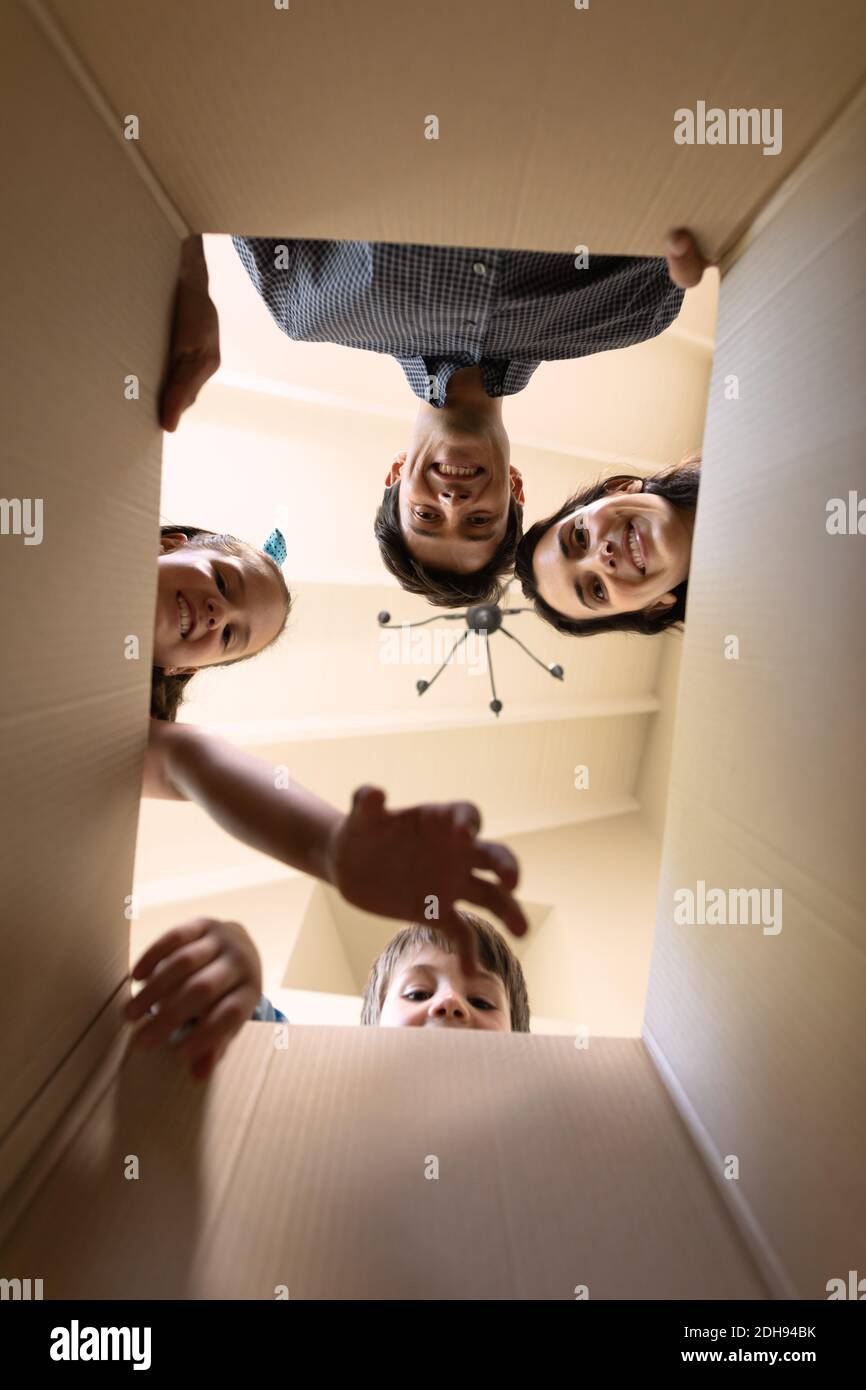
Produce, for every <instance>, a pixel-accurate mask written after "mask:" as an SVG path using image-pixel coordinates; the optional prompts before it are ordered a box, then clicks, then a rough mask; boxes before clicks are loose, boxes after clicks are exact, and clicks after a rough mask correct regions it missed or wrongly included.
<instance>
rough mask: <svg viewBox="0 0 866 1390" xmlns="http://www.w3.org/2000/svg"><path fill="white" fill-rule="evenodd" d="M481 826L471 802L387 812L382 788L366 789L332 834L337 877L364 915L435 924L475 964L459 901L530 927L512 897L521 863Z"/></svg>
mask: <svg viewBox="0 0 866 1390" xmlns="http://www.w3.org/2000/svg"><path fill="white" fill-rule="evenodd" d="M480 829H481V816H480V814H479V812H478V809H477V807H475V806H473V805H472V804H471V803H470V802H467V801H456V802H445V803H442V804H439V805H425V806H413V807H411V808H410V809H409V810H407V811H389V810H386V808H385V793H384V792H383V791H380V790H379V789H378V788H377V787H360V788H359V789H358V791H356V792H355V795H354V798H353V801H352V809H351V811H350V812H349V814H348V816H346V817H345V819H344V820H343V821H341V822H340V823H339V824H338V825H337V826H336V827H335V831H334V834H333V836H332V839H331V845H330V868H331V881H332V883H333V884H334V886H335V887H336V888H338V889H339V891H340V892H341V893H342V895H343V897H344V898H346V900H347V901H348V902H350V903H354V905H355V906H356V907H360V908H363V909H364V910H365V911H366V912H373V913H378V914H379V915H380V916H382V917H394V918H397V919H399V920H401V921H403V922H420V923H425V922H429V923H430V925H431V926H435V927H437V928H438V929H439V930H440V931H441V932H443V933H444V935H445V936H447V937H449V938H450V939H451V940H452V941H454V943H455V945H456V947H457V949H458V952H459V954H460V955H461V957H462V958H468V960H469V961H470V962H471V959H472V951H473V948H474V942H473V939H472V935H471V933H470V931H469V930H468V928H467V927H466V926H465V924H464V923H463V922H461V920H460V918H459V917H458V916H457V913H456V910H455V904H456V903H457V902H458V901H461V900H462V901H465V902H470V903H475V904H477V905H478V906H479V907H482V908H485V909H486V910H487V911H488V912H492V913H493V914H494V915H495V916H496V917H498V918H499V920H500V921H501V922H503V923H504V925H505V926H506V927H507V928H508V930H509V931H510V932H511V933H512V934H513V935H514V936H524V935H525V934H526V932H527V930H528V926H527V922H526V918H525V917H524V915H523V912H522V911H521V908H520V906H519V905H518V903H517V902H516V901H515V899H514V897H513V892H514V889H515V888H516V887H517V881H518V877H519V869H518V866H517V860H516V859H515V857H514V855H513V854H512V853H511V850H509V849H506V847H505V845H499V844H494V843H492V842H489V841H486V840H479V839H478V832H479V831H480ZM484 872H487V873H490V874H493V875H495V878H493V879H491V878H484V877H482V876H481V875H482V874H483V873H484Z"/></svg>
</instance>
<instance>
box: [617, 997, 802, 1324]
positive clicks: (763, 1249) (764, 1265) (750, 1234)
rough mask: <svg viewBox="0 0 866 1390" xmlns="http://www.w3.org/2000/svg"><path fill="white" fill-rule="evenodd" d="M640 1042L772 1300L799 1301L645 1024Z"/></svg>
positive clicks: (780, 1262)
mask: <svg viewBox="0 0 866 1390" xmlns="http://www.w3.org/2000/svg"><path fill="white" fill-rule="evenodd" d="M641 1040H642V1042H643V1044H644V1046H645V1048H646V1050H647V1052H648V1053H649V1057H650V1061H651V1062H652V1064H653V1066H654V1067H655V1070H656V1072H657V1074H658V1076H659V1079H660V1080H661V1083H662V1085H663V1086H664V1088H665V1090H666V1091H667V1093H668V1095H669V1096H670V1099H671V1101H672V1102H673V1105H674V1107H675V1109H676V1111H677V1114H678V1115H679V1117H680V1119H681V1120H682V1122H683V1124H684V1125H685V1127H686V1129H687V1130H688V1133H689V1136H690V1138H691V1140H692V1143H693V1144H694V1145H695V1148H696V1149H697V1151H698V1153H699V1155H700V1157H701V1161H702V1163H703V1165H704V1167H705V1169H706V1170H707V1173H708V1175H709V1177H710V1179H711V1181H712V1182H713V1184H714V1186H715V1187H716V1189H717V1191H718V1193H719V1196H720V1199H721V1201H722V1203H723V1205H724V1207H725V1210H726V1211H727V1212H728V1214H729V1216H730V1217H731V1219H732V1221H733V1223H734V1226H735V1227H736V1230H737V1233H738V1235H739V1236H740V1238H741V1240H742V1241H743V1244H744V1245H745V1247H746V1249H747V1250H748V1252H749V1254H750V1255H751V1257H752V1259H753V1260H754V1262H755V1264H756V1265H757V1267H758V1270H759V1272H760V1274H761V1277H762V1278H763V1280H764V1282H765V1283H766V1285H767V1287H768V1289H769V1290H770V1294H771V1296H772V1298H773V1299H774V1300H778V1299H786V1300H789V1299H794V1300H796V1299H798V1298H799V1294H798V1293H797V1290H796V1289H795V1288H794V1285H793V1284H792V1282H791V1280H790V1279H789V1277H788V1275H787V1273H786V1272H785V1268H784V1265H783V1264H782V1261H781V1260H780V1258H779V1256H778V1255H777V1253H776V1251H775V1250H774V1248H773V1246H772V1245H771V1243H770V1241H769V1240H768V1238H767V1236H766V1234H765V1233H764V1230H763V1228H762V1226H761V1224H760V1222H759V1221H758V1219H757V1217H756V1216H755V1213H754V1212H753V1211H752V1208H751V1206H750V1205H749V1203H748V1201H747V1200H746V1198H745V1197H744V1196H743V1193H742V1191H741V1189H740V1188H739V1186H738V1184H737V1183H736V1182H728V1181H727V1180H726V1179H725V1178H723V1177H722V1168H723V1159H722V1155H721V1154H720V1153H719V1151H718V1149H717V1148H716V1146H715V1144H714V1143H713V1141H712V1139H711V1137H710V1133H709V1131H708V1130H707V1128H706V1126H705V1125H704V1124H703V1123H702V1122H701V1120H700V1119H699V1117H698V1113H697V1111H696V1110H695V1108H694V1106H693V1105H692V1102H691V1100H690V1099H689V1096H688V1093H687V1092H686V1090H685V1089H684V1087H683V1086H682V1085H681V1084H680V1082H679V1081H678V1079H677V1077H676V1074H675V1073H674V1070H673V1068H672V1066H671V1064H670V1063H669V1061H668V1059H667V1057H666V1055H665V1053H664V1051H663V1050H662V1048H661V1046H660V1044H659V1043H658V1042H657V1040H656V1038H655V1037H654V1035H653V1032H652V1030H651V1029H650V1028H648V1027H647V1026H646V1024H644V1028H643V1034H642V1039H641Z"/></svg>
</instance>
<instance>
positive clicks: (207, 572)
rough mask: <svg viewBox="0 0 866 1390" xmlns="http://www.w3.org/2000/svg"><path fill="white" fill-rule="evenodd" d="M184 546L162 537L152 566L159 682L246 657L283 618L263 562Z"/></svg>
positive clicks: (276, 587) (176, 537)
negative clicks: (161, 675)
mask: <svg viewBox="0 0 866 1390" xmlns="http://www.w3.org/2000/svg"><path fill="white" fill-rule="evenodd" d="M185 542H186V537H185V536H184V535H183V534H182V533H180V532H175V533H173V534H172V535H171V536H164V537H163V538H162V542H161V549H162V554H161V555H160V557H159V560H158V581H157V597H156V624H155V627H154V634H153V663H154V665H155V666H161V667H162V668H163V669H164V670H165V672H166V674H167V675H183V674H186V673H187V672H189V671H194V670H198V669H199V667H201V666H216V665H218V664H219V663H220V662H223V661H233V660H236V659H238V658H239V657H243V656H252V655H253V654H254V653H255V652H258V651H261V650H262V648H263V647H266V646H267V645H268V643H269V642H271V641H273V639H274V638H275V637H276V636H277V634H278V633H279V632H281V631H282V628H283V624H284V623H285V619H286V603H285V599H284V597H283V593H282V590H281V587H280V584H279V581H278V579H277V577H276V575H274V574H273V572H272V571H271V568H270V566H269V565H268V563H267V561H265V560H262V563H261V565H258V564H256V563H255V561H254V560H253V559H252V558H251V557H250V558H248V557H247V556H246V555H231V554H229V553H228V551H225V550H220V549H217V548H215V549H210V548H208V547H206V546H202V545H188V544H186V543H185Z"/></svg>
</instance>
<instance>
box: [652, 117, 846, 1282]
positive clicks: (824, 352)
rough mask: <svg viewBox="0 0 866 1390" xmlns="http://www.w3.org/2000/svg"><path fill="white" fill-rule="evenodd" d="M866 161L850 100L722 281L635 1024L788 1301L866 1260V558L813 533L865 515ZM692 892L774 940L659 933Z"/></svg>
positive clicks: (714, 931)
mask: <svg viewBox="0 0 866 1390" xmlns="http://www.w3.org/2000/svg"><path fill="white" fill-rule="evenodd" d="M864 140H866V103H864V102H863V100H861V101H860V102H858V103H857V104H856V107H855V108H854V109H853V110H852V111H851V112H849V114H848V116H847V118H846V119H845V120H844V121H843V122H842V123H841V124H840V126H839V127H838V128H837V129H836V130H835V131H834V132H833V133H832V135H831V137H830V138H829V139H828V141H827V142H826V145H825V147H824V148H822V150H821V151H820V157H817V158H816V159H815V160H814V162H813V164H812V166H811V167H810V169H809V171H804V176H803V177H802V179H799V180H798V183H797V185H796V187H795V188H794V189H793V191H792V192H791V194H790V196H789V197H788V198H787V199H786V201H784V203H783V204H782V206H781V208H780V211H779V213H778V215H777V216H776V217H774V218H772V219H771V220H770V221H769V222H768V224H767V226H766V227H765V229H764V230H763V232H762V233H761V234H760V235H759V236H758V237H757V238H756V239H755V241H754V242H753V243H752V245H751V246H750V247H749V249H748V251H747V253H746V255H745V257H744V258H743V259H742V260H741V261H739V262H738V263H737V264H736V265H735V266H734V268H733V269H732V270H731V271H730V273H729V275H728V276H727V277H726V278H725V280H724V282H723V286H722V295H721V305H720V317H719V329H718V342H717V348H716V357H715V364H714V370H713V379H712V386H711V391H710V409H709V416H708V422H707V435H706V441H705V465H704V475H705V476H704V480H703V483H702V487H701V497H700V502H699V508H698V523H697V531H696V538H695V551H694V563H693V578H692V583H691V586H690V590H691V592H690V599H689V615H688V622H687V625H686V634H685V642H684V651H683V663H682V679H681V685H680V695H679V713H678V720H677V729H676V735H675V740H674V755H673V767H672V775H671V789H670V800H669V807H668V820H667V828H666V837H665V850H664V860H663V866H662V879H661V888H660V898H659V909H658V923H657V929H656V940H655V948H654V957H653V966H652V972H651V982H650V991H649V999H648V1007H647V1016H646V1027H647V1039H648V1041H649V1042H650V1043H651V1044H652V1045H653V1047H654V1049H656V1050H657V1056H658V1059H659V1061H660V1063H661V1065H662V1066H663V1067H665V1068H670V1069H671V1070H672V1072H673V1074H674V1078H675V1081H674V1085H675V1086H676V1087H679V1088H681V1092H682V1094H681V1099H682V1102H683V1103H684V1105H685V1106H686V1108H687V1110H689V1111H690V1112H691V1113H692V1115H693V1119H694V1122H695V1124H696V1125H697V1126H698V1127H699V1130H700V1131H701V1132H702V1133H703V1141H704V1144H705V1150H706V1153H707V1157H708V1160H709V1162H710V1164H711V1167H712V1168H713V1169H714V1170H715V1171H716V1173H717V1174H719V1173H720V1172H721V1167H722V1161H723V1159H724V1157H725V1156H727V1155H733V1156H736V1157H737V1158H738V1159H739V1165H740V1168H739V1172H740V1176H739V1180H738V1181H731V1182H728V1183H726V1189H727V1192H728V1195H729V1197H730V1198H731V1200H732V1201H734V1202H736V1203H737V1204H738V1206H739V1207H740V1208H741V1215H742V1217H743V1219H744V1220H747V1221H750V1222H753V1223H754V1227H755V1234H756V1238H757V1239H758V1242H759V1244H760V1245H761V1246H762V1248H763V1249H764V1252H765V1258H766V1260H767V1263H768V1266H769V1267H771V1268H774V1269H775V1270H776V1273H777V1276H778V1281H777V1282H778V1286H779V1288H780V1289H781V1290H782V1291H785V1292H788V1293H795V1294H797V1295H798V1296H800V1297H807V1298H821V1297H826V1292H825V1289H826V1283H827V1280H828V1279H830V1278H833V1277H836V1276H841V1277H847V1271H848V1270H849V1269H856V1268H857V1267H858V1262H859V1267H860V1268H861V1271H862V1261H863V1250H864V1241H866V1186H864V1181H863V1174H864V1172H866V1090H864V1080H863V1059H864V1057H866V856H864V845H863V835H864V826H866V740H864V732H863V708H864V689H866V622H864V612H866V548H864V547H866V539H864V536H863V535H862V534H857V533H856V523H855V533H854V534H845V535H831V534H829V533H828V530H827V524H826V523H827V516H828V512H827V504H828V501H829V500H830V499H832V498H842V499H844V500H845V502H846V504H847V501H848V495H849V491H851V490H856V491H857V493H858V495H859V497H860V498H861V499H862V498H863V497H864V496H866V448H864V444H866V440H864V433H866V431H864V383H866V336H864V332H863V326H864V317H866V315H864V310H866V180H864V174H863V163H862V152H863V148H864ZM732 378H736V379H737V383H738V390H739V397H738V398H733V397H732V398H730V399H728V398H726V387H727V389H728V392H729V394H730V392H731V390H732V388H733V381H732ZM861 524H862V523H861ZM730 638H737V639H738V641H739V657H738V659H726V656H725V650H726V645H727V647H728V650H731V651H733V650H734V648H733V647H731V646H730V642H729V639H730ZM699 880H701V881H703V882H704V883H705V885H706V888H707V889H710V888H712V887H720V888H722V889H724V890H725V892H727V890H728V889H731V888H739V889H750V888H755V887H760V888H767V889H774V890H779V891H780V892H781V894H782V899H781V907H782V918H781V922H782V926H781V930H780V931H779V932H777V933H775V934H774V933H773V930H772V926H771V928H770V930H769V931H768V932H766V934H765V931H764V925H766V919H764V921H763V922H762V923H761V924H759V925H748V924H739V925H676V924H675V923H674V921H673V910H674V897H673V895H674V893H675V892H676V891H677V890H679V889H684V888H690V889H691V890H692V891H693V892H694V893H695V894H697V891H698V889H697V884H698V881H699ZM768 906H770V907H771V902H770V900H768ZM769 915H770V914H769V913H768V914H767V916H769Z"/></svg>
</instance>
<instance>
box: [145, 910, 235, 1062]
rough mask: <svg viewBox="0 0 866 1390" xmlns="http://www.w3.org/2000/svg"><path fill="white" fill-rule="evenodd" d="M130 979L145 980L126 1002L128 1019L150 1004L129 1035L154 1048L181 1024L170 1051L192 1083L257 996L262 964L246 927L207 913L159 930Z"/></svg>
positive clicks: (224, 1044)
mask: <svg viewBox="0 0 866 1390" xmlns="http://www.w3.org/2000/svg"><path fill="white" fill-rule="evenodd" d="M132 978H133V979H134V980H147V982H148V983H147V984H146V985H145V987H144V989H143V990H141V992H140V993H139V994H137V995H136V996H135V998H134V999H131V1000H130V1001H129V1003H128V1004H127V1006H126V1010H125V1012H126V1018H127V1021H128V1022H129V1023H134V1022H136V1020H138V1019H140V1018H144V1017H145V1015H146V1014H147V1013H148V1012H149V1010H151V1009H152V1008H153V1006H154V1005H156V1012H155V1014H154V1015H153V1016H152V1017H150V1018H148V1020H147V1022H146V1023H144V1024H143V1025H142V1027H141V1028H139V1030H138V1032H137V1033H136V1035H135V1042H136V1045H137V1046H139V1047H159V1046H160V1044H162V1043H165V1042H168V1040H169V1039H170V1038H171V1036H172V1034H173V1033H175V1032H176V1030H177V1029H178V1028H182V1027H183V1026H184V1025H188V1029H187V1031H186V1032H185V1033H184V1035H183V1036H182V1037H181V1038H179V1039H178V1040H177V1041H176V1042H175V1043H174V1051H175V1052H176V1053H177V1054H178V1056H180V1057H182V1058H183V1059H184V1061H185V1062H188V1063H189V1067H190V1071H191V1073H192V1075H193V1076H194V1077H195V1078H196V1080H198V1081H204V1080H205V1079H206V1078H207V1077H208V1076H209V1075H210V1073H211V1072H212V1071H213V1069H214V1067H215V1066H216V1064H217V1062H218V1061H219V1060H220V1058H221V1057H222V1055H223V1053H224V1052H225V1050H226V1048H227V1047H228V1045H229V1043H230V1042H231V1040H232V1038H233V1037H234V1036H235V1034H236V1033H237V1032H239V1031H240V1029H241V1027H242V1026H243V1024H244V1023H246V1021H247V1019H248V1018H249V1017H250V1015H251V1014H252V1012H253V1009H254V1008H255V1007H256V1005H257V1004H258V1002H259V999H260V998H261V994H262V967H261V961H260V960H259V953H258V951H257V950H256V948H255V946H254V945H253V943H252V941H251V939H250V937H249V936H248V934H247V932H246V931H245V930H244V928H243V927H242V926H239V925H238V923H237V922H218V921H215V920H213V919H212V918H209V917H198V918H196V919H195V921H192V922H186V923H184V925H183V926H180V927H173V928H172V929H171V931H167V932H165V933H164V935H162V936H161V937H160V938H159V940H158V941H155V942H154V943H153V945H152V946H151V948H150V950H149V951H146V952H145V953H144V955H143V956H142V958H141V960H140V961H139V962H138V964H137V965H136V967H135V969H134V970H133V972H132Z"/></svg>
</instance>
